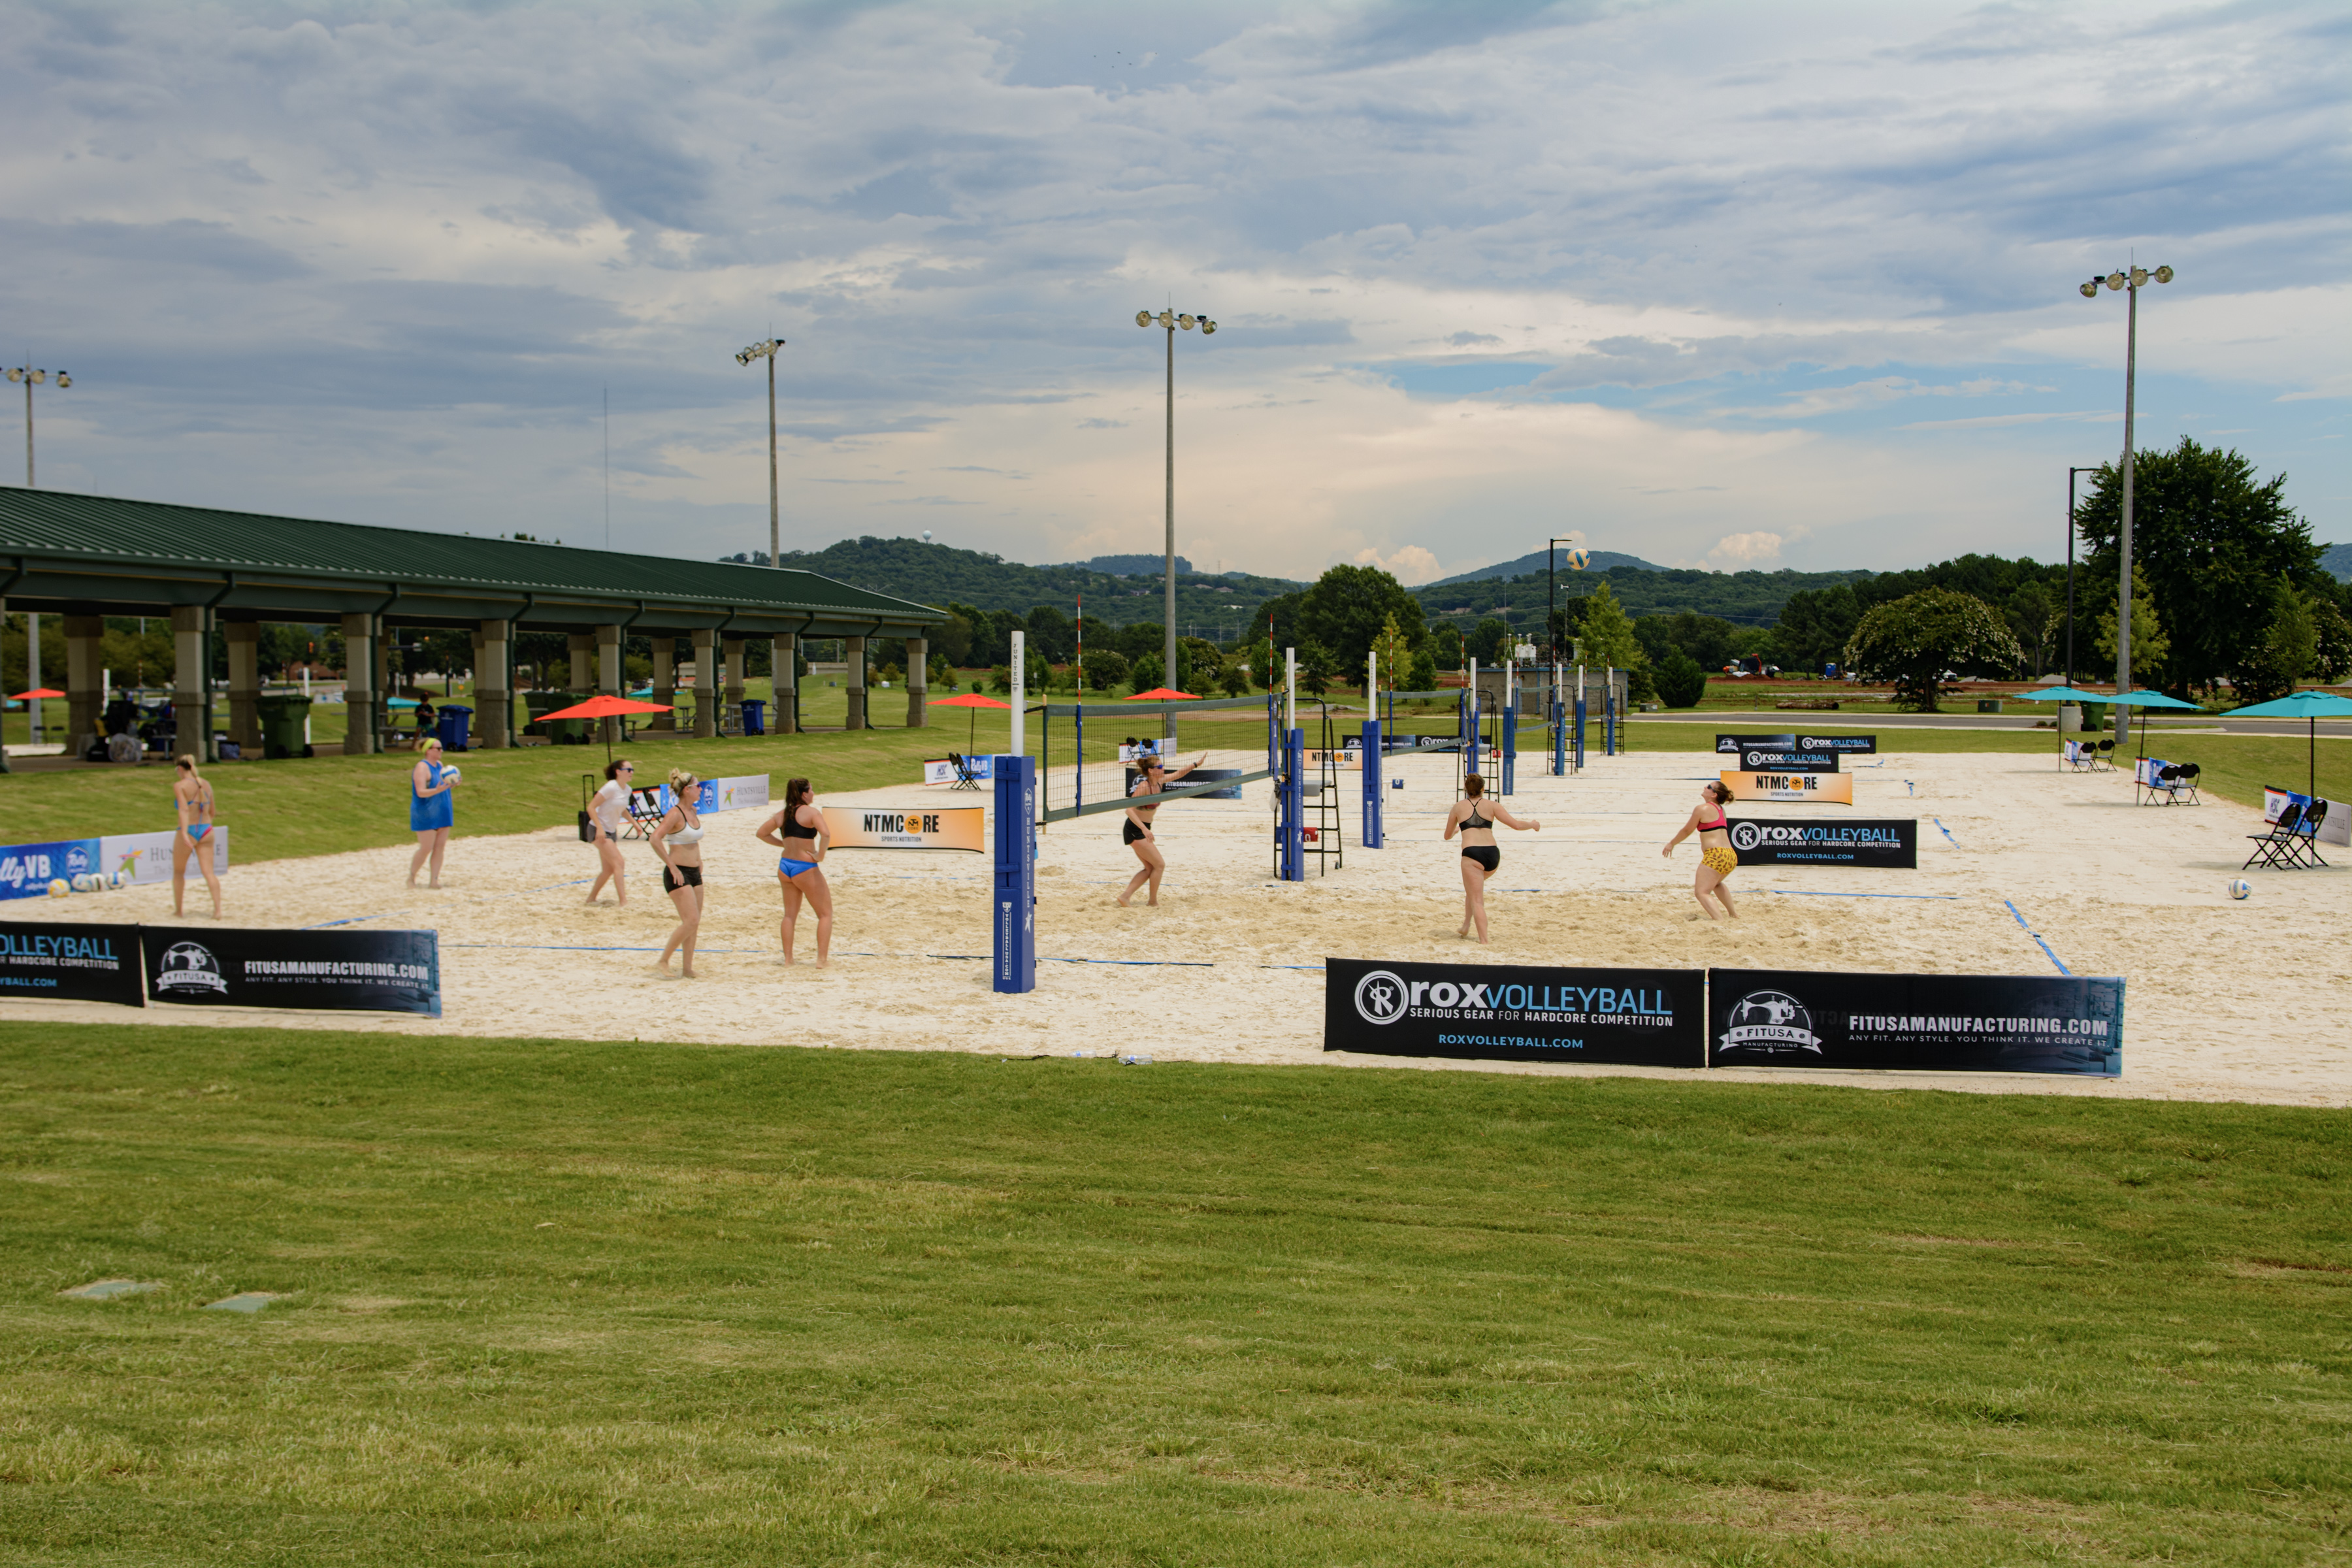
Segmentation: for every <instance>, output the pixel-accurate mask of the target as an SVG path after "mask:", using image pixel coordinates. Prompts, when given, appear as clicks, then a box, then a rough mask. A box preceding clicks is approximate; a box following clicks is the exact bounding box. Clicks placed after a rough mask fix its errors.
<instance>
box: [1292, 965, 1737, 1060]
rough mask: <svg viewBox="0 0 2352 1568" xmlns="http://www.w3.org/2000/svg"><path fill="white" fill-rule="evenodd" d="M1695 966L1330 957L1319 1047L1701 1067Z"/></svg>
mask: <svg viewBox="0 0 2352 1568" xmlns="http://www.w3.org/2000/svg"><path fill="white" fill-rule="evenodd" d="M1705 994H1706V971H1704V970H1698V969H1551V968H1538V967H1533V966H1526V965H1518V964H1504V963H1375V962H1373V961H1370V960H1368V959H1354V958H1328V959H1326V960H1324V972H1323V1048H1324V1049H1325V1050H1327V1051H1360V1052H1365V1053H1368V1054H1370V1055H1374V1056H1389V1057H1456V1058H1469V1059H1474V1060H1484V1061H1530V1062H1532V1061H1543V1062H1557V1061H1576V1062H1608V1063H1611V1064H1612V1065H1616V1066H1632V1067H1675V1068H1696V1067H1704V1066H1706V1044H1705V1041H1704V1039H1703V1037H1702V1030H1703V1027H1704V1024H1705V1018H1704V1007H1703V1004H1702V998H1703V997H1704V995H1705Z"/></svg>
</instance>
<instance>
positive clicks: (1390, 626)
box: [1372, 616, 1425, 691]
mask: <svg viewBox="0 0 2352 1568" xmlns="http://www.w3.org/2000/svg"><path fill="white" fill-rule="evenodd" d="M1424 635H1425V633H1424ZM1372 652H1373V653H1375V654H1377V655H1379V656H1380V661H1381V688H1382V689H1384V690H1389V691H1393V690H1395V689H1396V688H1397V679H1398V677H1400V676H1402V675H1403V674H1404V673H1405V670H1406V661H1407V660H1409V659H1410V658H1412V644H1410V643H1409V642H1407V641H1406V640H1405V635H1404V629H1403V628H1402V626H1398V625H1397V618H1396V617H1395V616H1390V617H1389V618H1388V619H1387V620H1385V621H1383V622H1381V634H1380V636H1378V637H1374V638H1373V639H1372Z"/></svg>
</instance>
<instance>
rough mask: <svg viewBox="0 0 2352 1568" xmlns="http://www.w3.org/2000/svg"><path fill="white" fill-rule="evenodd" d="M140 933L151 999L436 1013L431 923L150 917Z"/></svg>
mask: <svg viewBox="0 0 2352 1568" xmlns="http://www.w3.org/2000/svg"><path fill="white" fill-rule="evenodd" d="M142 936H143V937H144V939H145V945H146V949H147V994H149V995H150V996H151V997H152V998H153V999H154V1000H155V1001H156V1002H158V1003H163V1002H182V1003H195V1004H199V1005H208V1006H214V1007H300V1008H306V1009H319V1008H333V1009H336V1010H339V1011H347V1012H365V1013H422V1014H424V1015H425V1016H426V1017H428V1018H437V1017H439V1016H441V949H440V942H439V936H438V933H437V932H434V931H249V930H248V931H221V930H217V929H215V928H213V927H210V926H205V927H194V926H177V927H172V926H148V927H145V928H144V929H143V931H142Z"/></svg>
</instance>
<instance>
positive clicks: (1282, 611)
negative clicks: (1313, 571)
mask: <svg viewBox="0 0 2352 1568" xmlns="http://www.w3.org/2000/svg"><path fill="white" fill-rule="evenodd" d="M1305 598H1306V595H1304V594H1282V595H1276V597H1274V598H1271V599H1268V600H1266V601H1265V603H1264V604H1262V605H1259V606H1258V607H1257V613H1256V614H1255V615H1253V616H1251V617H1250V629H1249V635H1250V637H1252V638H1256V637H1264V638H1265V639H1266V640H1267V641H1268V642H1270V643H1272V644H1273V645H1274V649H1275V657H1276V658H1280V657H1282V650H1283V649H1284V648H1286V647H1297V646H1298V642H1299V635H1300V634H1299V630H1298V606H1299V605H1300V603H1301V602H1302V601H1303V600H1304V599H1305Z"/></svg>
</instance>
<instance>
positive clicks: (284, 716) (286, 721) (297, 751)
mask: <svg viewBox="0 0 2352 1568" xmlns="http://www.w3.org/2000/svg"><path fill="white" fill-rule="evenodd" d="M255 707H256V708H257V710H259V714H260V719H261V754H262V755H263V756H264V757H267V758H268V759H269V760H271V761H273V762H276V761H278V760H281V759H283V758H286V757H307V756H309V755H310V747H309V746H306V745H304V744H303V743H302V724H303V721H305V720H307V719H309V718H310V699H309V698H307V697H304V696H301V695H300V694H299V693H296V692H286V693H283V694H280V693H275V692H272V693H267V694H265V695H264V696H263V697H262V698H261V700H259V701H258V702H257V703H256V704H255Z"/></svg>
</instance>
